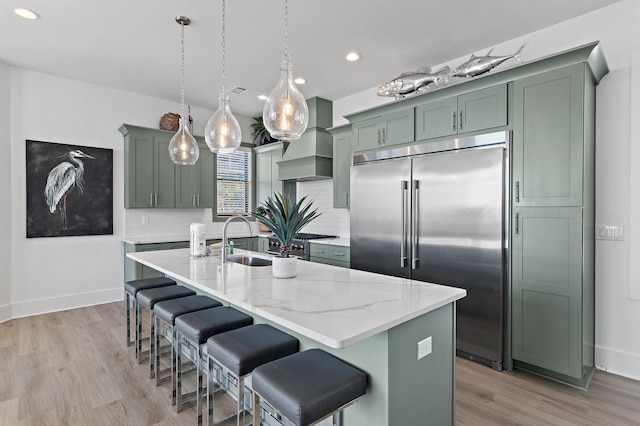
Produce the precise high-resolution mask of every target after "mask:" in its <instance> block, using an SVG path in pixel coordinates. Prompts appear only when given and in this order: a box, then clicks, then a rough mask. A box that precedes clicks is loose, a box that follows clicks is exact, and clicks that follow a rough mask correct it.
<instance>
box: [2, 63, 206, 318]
mask: <svg viewBox="0 0 640 426" xmlns="http://www.w3.org/2000/svg"><path fill="white" fill-rule="evenodd" d="M5 73H6V71H5V70H4V69H0V82H4V81H5V80H6V79H4V78H3V76H4V74H5ZM4 86H5V84H4V83H3V84H2V86H0V87H2V88H4ZM1 91H2V89H1V88H0V92H1ZM0 99H5V97H4V96H0ZM179 108H180V106H179V105H178V104H176V103H174V102H169V101H163V100H159V99H154V98H150V97H145V96H141V95H137V94H131V93H128V92H123V91H118V90H113V89H108V88H105V87H100V86H95V85H90V84H85V83H81V82H77V81H73V80H68V79H63V78H58V77H54V76H51V75H46V74H41V73H37V72H33V71H28V70H23V69H18V68H11V123H10V124H11V126H10V128H11V135H10V137H7V138H6V139H5V138H3V140H6V141H7V143H8V142H10V145H11V156H10V159H8V163H9V160H10V165H11V167H10V173H11V174H10V178H11V181H12V182H11V190H10V197H9V193H8V191H7V189H6V186H5V185H4V183H2V184H0V185H2V186H0V194H4V192H7V198H6V199H8V200H10V203H9V205H10V208H11V220H10V223H11V231H10V236H11V242H10V251H11V257H10V259H11V265H12V268H11V269H10V271H11V272H10V274H11V279H10V282H11V294H10V296H11V301H12V310H13V312H12V315H13V317H21V316H26V315H32V314H36V313H43V312H48V311H55V310H61V309H68V308H72V307H77V306H84V305H89V304H94V303H104V302H108V301H113V300H119V299H121V298H122V293H123V290H122V289H123V286H122V280H123V248H122V243H121V242H120V239H121V237H122V236H123V235H124V201H123V198H124V196H123V191H124V190H123V188H124V182H123V179H124V172H123V167H124V157H123V138H122V135H121V134H120V133H119V132H118V127H120V125H121V124H122V123H129V124H136V125H140V126H147V127H156V128H157V126H158V122H159V120H160V117H161V116H162V115H163V114H164V113H166V112H170V111H179ZM6 109H7V108H4V107H2V106H0V116H2V117H3V118H0V120H4V116H5V114H3V113H2V112H3V111H5V110H6ZM191 111H192V116H193V117H194V123H195V129H194V132H195V133H197V134H202V132H203V129H204V125H205V123H206V120H207V119H208V118H209V116H210V114H211V112H210V111H205V110H200V109H197V108H192V110H191ZM2 123H4V121H0V128H2V129H5V128H9V126H2V125H1V124H2ZM25 139H34V140H40V141H47V142H58V143H66V144H73V145H86V146H95V147H101V148H111V149H113V150H114V151H113V154H114V155H113V159H114V167H113V189H114V197H113V208H114V218H113V219H114V223H113V232H114V233H113V235H105V236H85V237H57V238H30V239H27V238H26V237H25V228H26V225H25V208H26V207H25V206H26V197H25V187H26V183H25V155H26V154H25ZM0 173H2V172H0ZM0 182H4V179H0ZM0 211H2V213H0V215H2V216H0V219H2V218H3V217H4V206H3V208H2V210H0ZM1 222H2V223H3V225H0V226H2V228H0V235H4V232H5V231H4V226H5V225H4V224H5V223H7V222H6V221H4V220H2V221H1ZM7 234H8V232H7ZM2 240H3V243H2V244H4V238H2ZM2 247H3V250H4V248H5V246H4V245H3V246H2ZM2 271H3V272H2V274H4V271H5V268H4V267H3V268H2ZM0 279H2V277H0ZM2 281H3V282H4V280H2ZM5 293H6V292H5ZM0 305H1V303H0Z"/></svg>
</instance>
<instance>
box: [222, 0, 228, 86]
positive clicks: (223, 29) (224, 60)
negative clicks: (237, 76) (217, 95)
mask: <svg viewBox="0 0 640 426" xmlns="http://www.w3.org/2000/svg"><path fill="white" fill-rule="evenodd" d="M225 21H226V8H225V0H222V94H223V95H225V96H226V94H227V89H226V78H227V75H226V70H225V68H226V46H227V40H226V35H225V33H226V31H225Z"/></svg>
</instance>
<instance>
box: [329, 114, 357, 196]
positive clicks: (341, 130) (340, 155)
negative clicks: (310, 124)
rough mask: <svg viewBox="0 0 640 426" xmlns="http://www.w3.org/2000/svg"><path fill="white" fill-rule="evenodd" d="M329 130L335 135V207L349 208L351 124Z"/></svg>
mask: <svg viewBox="0 0 640 426" xmlns="http://www.w3.org/2000/svg"><path fill="white" fill-rule="evenodd" d="M329 131H330V132H331V135H332V136H333V208H334V209H348V208H349V201H350V197H351V193H350V185H351V162H352V157H353V146H352V141H353V134H352V132H351V125H350V124H348V125H345V126H339V127H334V128H332V129H329Z"/></svg>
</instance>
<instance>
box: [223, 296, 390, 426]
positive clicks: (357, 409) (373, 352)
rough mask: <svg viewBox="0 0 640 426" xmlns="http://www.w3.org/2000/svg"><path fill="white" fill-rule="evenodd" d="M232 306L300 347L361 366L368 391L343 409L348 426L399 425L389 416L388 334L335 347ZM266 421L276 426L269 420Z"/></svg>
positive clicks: (323, 424) (326, 424) (327, 423)
mask: <svg viewBox="0 0 640 426" xmlns="http://www.w3.org/2000/svg"><path fill="white" fill-rule="evenodd" d="M229 306H231V307H233V308H235V309H238V310H239V311H241V312H244V313H245V314H247V315H250V316H252V317H253V319H254V324H259V323H263V324H269V325H271V326H273V327H275V328H277V329H279V330H281V331H283V332H285V333H288V334H290V335H291V336H294V337H296V338H297V339H298V340H300V350H301V351H303V350H307V349H312V348H319V349H322V350H323V351H326V352H328V353H330V354H332V355H334V356H335V357H337V358H339V359H341V360H343V361H345V362H347V363H349V364H351V365H353V366H354V367H357V368H359V369H360V370H362V371H363V372H365V373H366V374H367V379H368V383H367V393H366V394H365V395H364V396H362V397H361V398H359V399H358V400H357V401H356V402H355V403H354V404H353V405H351V406H350V407H348V408H347V409H346V410H345V411H344V412H343V420H344V424H345V425H349V426H396V425H397V423H394V422H393V421H392V420H390V417H389V400H390V394H389V358H388V357H389V338H388V336H389V333H388V332H382V333H379V334H376V335H375V336H372V337H369V338H367V339H365V340H362V341H360V342H358V343H355V344H353V345H350V346H348V347H346V348H342V349H335V348H330V347H329V346H326V345H323V344H321V343H319V342H317V341H315V340H313V339H310V338H308V337H305V336H302V335H301V334H298V333H296V332H293V331H291V330H289V329H287V328H284V327H282V326H281V325H279V324H275V323H273V322H271V321H268V320H266V319H264V318H262V317H260V316H257V315H256V314H255V313H253V312H249V311H247V310H244V309H242V308H240V307H239V306H235V305H233V304H230V305H229ZM264 423H265V424H268V425H269V426H275V424H273V425H272V424H271V423H269V421H268V419H267V421H266V422H264ZM318 426H331V419H330V418H329V419H327V420H325V421H323V422H321V423H319V424H318Z"/></svg>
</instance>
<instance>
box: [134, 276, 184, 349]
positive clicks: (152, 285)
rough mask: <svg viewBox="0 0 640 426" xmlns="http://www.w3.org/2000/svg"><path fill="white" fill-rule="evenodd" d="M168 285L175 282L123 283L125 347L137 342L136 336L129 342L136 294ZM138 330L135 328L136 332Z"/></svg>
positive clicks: (165, 278)
mask: <svg viewBox="0 0 640 426" xmlns="http://www.w3.org/2000/svg"><path fill="white" fill-rule="evenodd" d="M168 285H176V282H175V281H174V280H172V279H171V278H167V277H154V278H143V279H140V280H133V281H127V282H126V283H124V303H125V307H126V308H127V346H131V345H133V344H135V343H136V342H137V341H138V336H137V335H136V336H135V337H136V339H135V340H134V341H131V308H133V311H134V313H135V314H134V315H137V314H138V309H137V307H138V302H137V301H136V294H138V292H139V291H140V290H147V289H150V288H157V287H166V286H168ZM132 300H133V306H131V301H132ZM136 324H138V317H137V316H136ZM137 331H138V328H137V327H136V332H137ZM137 357H138V346H137V345H136V358H137Z"/></svg>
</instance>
